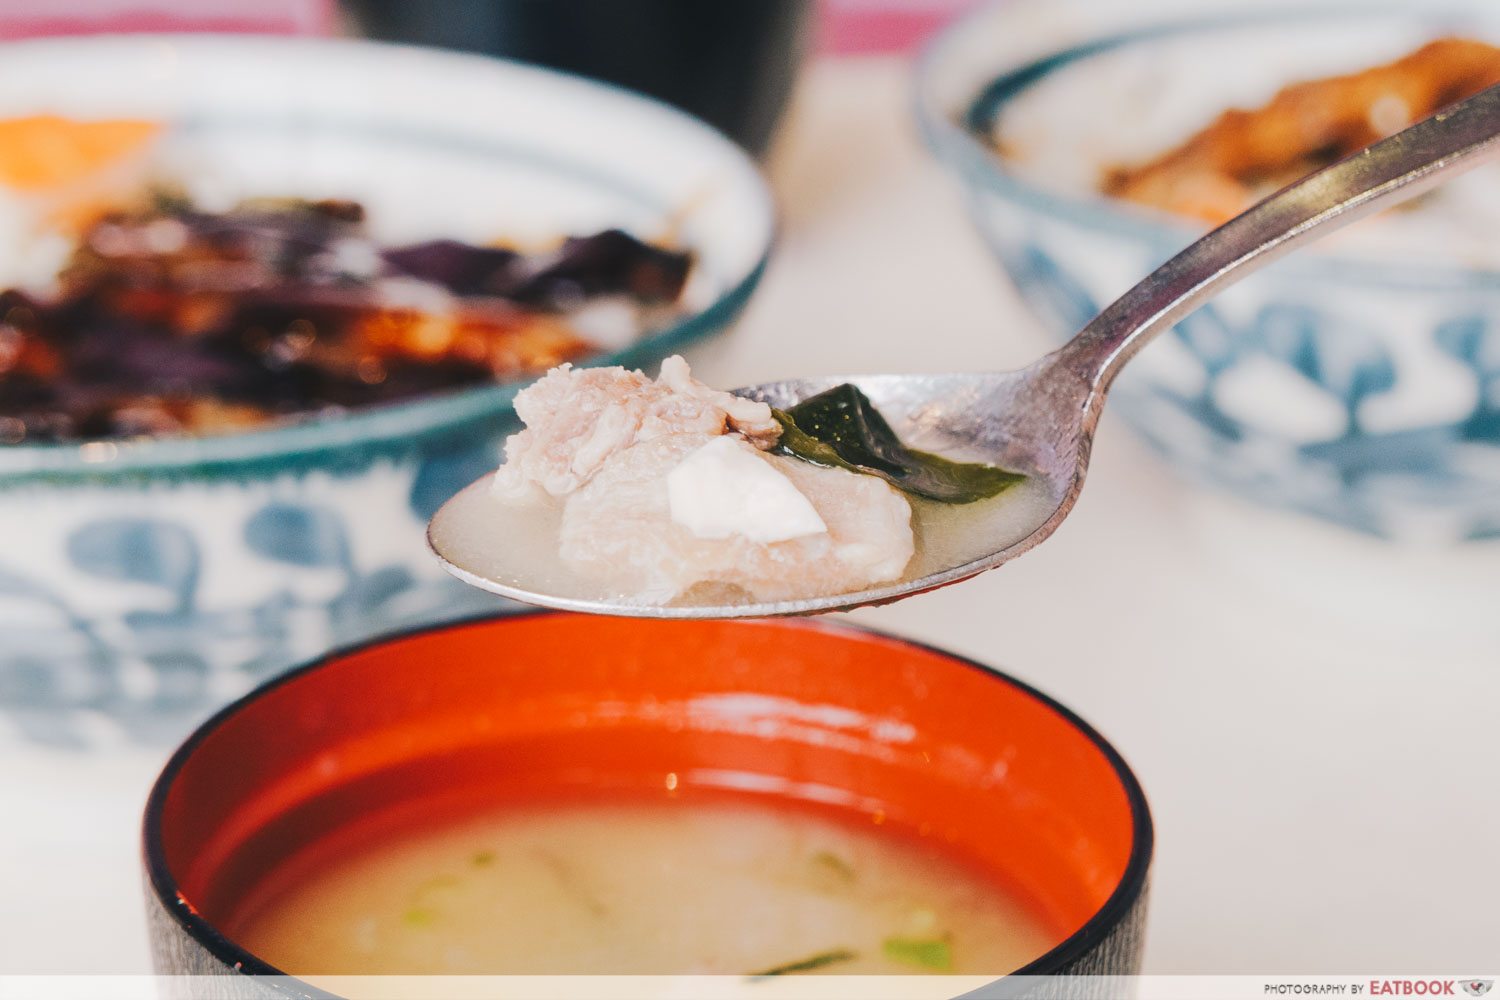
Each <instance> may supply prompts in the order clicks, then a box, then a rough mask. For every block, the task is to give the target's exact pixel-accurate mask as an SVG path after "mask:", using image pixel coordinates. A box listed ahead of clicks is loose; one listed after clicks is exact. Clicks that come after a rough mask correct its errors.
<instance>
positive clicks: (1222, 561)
mask: <svg viewBox="0 0 1500 1000" xmlns="http://www.w3.org/2000/svg"><path fill="white" fill-rule="evenodd" d="M908 95H909V69H908V67H907V66H906V64H904V63H903V62H901V61H899V60H896V59H890V58H868V59H860V60H839V61H824V62H821V63H817V64H815V65H814V66H813V67H811V68H810V70H809V71H808V74H807V77H806V80H805V83H804V86H803V87H802V88H801V90H800V92H799V94H798V98H797V100H796V102H795V104H794V107H793V113H792V116H791V118H790V120H789V122H788V126H787V128H786V130H785V131H784V133H783V134H782V136H781V139H780V142H779V144H778V147H777V149H776V151H775V154H774V156H773V157H772V160H771V165H770V172H771V175H772V180H773V183H774V184H775V186H776V188H777V190H778V193H779V195H780V198H781V203H782V206H783V228H782V234H781V239H780V245H779V247H778V249H777V252H776V255H775V257H774V259H773V262H772V264H771V266H770V269H769V271H768V272H767V274H766V277H765V281H764V284H763V286H762V288H761V289H760V291H759V292H758V293H757V294H756V296H755V298H754V300H753V301H752V303H751V305H750V307H749V310H748V311H747V314H746V316H745V318H744V320H743V322H742V323H741V324H740V325H739V327H738V328H737V329H736V330H735V331H734V332H732V333H731V334H729V335H728V336H726V337H723V338H721V339H719V340H717V341H715V342H712V343H710V344H707V345H704V346H702V347H699V348H698V349H696V350H694V351H693V352H692V360H693V361H694V362H695V365H696V366H697V369H698V371H699V373H700V374H701V375H702V376H703V377H705V378H706V379H708V380H710V381H712V382H715V383H719V384H724V385H738V384H744V383H750V382H757V381H762V380H766V379H770V378H776V377H785V376H795V375H802V374H814V373H824V372H841V371H842V372H853V371H940V370H962V369H983V368H1008V367H1015V366H1017V365H1020V364H1023V363H1025V362H1027V361H1029V360H1031V359H1032V358H1034V357H1035V356H1036V355H1038V354H1039V353H1041V352H1042V351H1043V350H1044V349H1045V346H1046V345H1045V341H1044V340H1043V339H1042V337H1041V335H1040V333H1039V331H1038V329H1037V328H1036V326H1035V324H1034V323H1033V322H1032V321H1031V319H1030V318H1029V317H1028V316H1027V315H1026V313H1025V312H1024V309H1023V307H1022V305H1021V303H1020V301H1019V299H1018V298H1017V296H1016V293H1015V291H1014V290H1013V289H1012V288H1011V287H1010V286H1009V285H1008V284H1007V282H1006V279H1005V278H1004V277H1003V275H1002V274H1001V272H1000V271H999V269H998V267H997V265H995V264H994V263H993V262H992V260H991V259H990V258H989V256H988V255H987V253H986V251H985V250H984V248H983V247H982V245H981V243H980V241H979V239H978V237H977V236H976V235H975V234H974V233H973V232H972V231H971V229H970V228H969V225H968V222H967V220H966V219H965V218H964V215H963V210H962V208H961V206H960V203H959V200H958V197H957V193H956V190H955V188H954V187H953V186H952V185H951V184H950V183H949V180H948V178H947V177H945V176H944V175H943V173H942V171H941V170H940V168H939V167H938V166H937V165H936V164H935V163H933V162H932V161H931V160H930V159H929V158H928V157H927V155H926V153H925V151H924V150H923V149H922V148H921V146H920V143H919V141H918V139H917V137H916V133H915V129H914V127H913V125H912V122H911V119H910V116H909V105H910V101H909V96H908ZM852 617H854V618H855V619H856V620H857V621H859V622H862V623H863V624H866V625H869V626H873V627H877V628H881V629H886V630H890V631H894V632H899V633H903V634H907V635H911V636H914V637H917V638H920V639H922V640H925V641H928V642H931V643H934V644H937V645H941V646H945V647H947V648H950V649H952V650H955V651H957V652H960V653H964V654H966V655H969V656H972V657H974V658H977V659H979V660H981V661H983V662H986V663H990V664H993V665H996V666H1000V667H1003V668H1004V669H1006V670H1008V671H1009V672H1011V673H1013V674H1015V675H1017V676H1019V677H1020V678H1022V679H1024V680H1026V681H1028V682H1030V683H1032V684H1034V685H1036V686H1038V687H1040V688H1041V689H1042V690H1044V691H1047V692H1048V693H1050V694H1052V695H1054V696H1055V697H1057V698H1059V699H1060V700H1061V701H1063V702H1064V703H1066V704H1067V705H1069V706H1071V707H1072V708H1074V709H1076V710H1077V711H1078V712H1079V713H1080V714H1082V715H1083V716H1084V718H1086V719H1088V720H1089V721H1090V722H1092V723H1093V724H1094V725H1095V726H1097V727H1098V728H1099V729H1100V730H1101V731H1102V732H1103V733H1104V734H1105V736H1106V737H1107V738H1109V739H1110V740H1111V741H1113V742H1114V743H1115V745H1116V746H1117V747H1118V748H1119V749H1120V751H1121V752H1122V753H1123V754H1124V756H1125V758H1126V759H1127V760H1128V761H1129V762H1130V764H1131V765H1132V767H1133V768H1134V769H1135V770H1136V772H1137V773H1138V774H1139V775H1140V777H1141V780H1142V782H1143V784H1144V785H1145V788H1146V793H1147V796H1148V798H1149V799H1150V802H1151V807H1152V811H1153V814H1154V817H1155V822H1156V833H1157V853H1156V860H1155V864H1154V869H1153V872H1154V874H1153V884H1152V899H1151V911H1150V918H1149V933H1148V945H1147V953H1146V963H1145V964H1146V970H1145V971H1147V972H1151V973H1205V974H1230V973H1263V974H1273V973H1338V974H1356V975H1363V974H1374V973H1395V972H1409V973H1419V972H1420V973H1432V974H1440V973H1441V974H1447V975H1476V974H1484V973H1486V972H1489V973H1493V972H1495V971H1497V970H1500V860H1497V853H1496V844H1497V833H1500V726H1497V724H1496V713H1497V706H1500V548H1497V547H1495V546H1488V547H1480V548H1467V549H1462V550H1457V551H1449V552H1421V551H1409V550H1401V549H1396V548H1392V547H1389V546H1386V545H1383V544H1379V543H1375V542H1372V541H1368V540H1365V539H1362V538H1357V537H1353V536H1350V535H1347V534H1346V533H1344V532H1342V531H1339V530H1337V529H1333V528H1327V527H1323V526H1320V525H1316V524H1310V523H1307V522H1304V521H1301V520H1296V519H1288V518H1285V517H1282V516H1278V515H1271V514H1267V513H1265V512H1262V511H1259V510H1255V509H1251V508H1247V507H1244V506H1242V505H1239V504H1237V503H1235V502H1233V501H1230V500H1227V499H1225V498H1221V497H1217V496H1210V495H1207V494H1204V493H1202V492H1199V491H1196V490H1193V489H1190V488H1188V487H1186V486H1183V485H1181V484H1180V483H1178V482H1177V481H1176V480H1174V478H1173V476H1172V474H1171V472H1170V470H1169V469H1167V468H1166V467H1165V465H1163V464H1162V463H1161V462H1160V461H1159V460H1158V459H1156V458H1155V457H1154V455H1153V454H1151V453H1150V452H1148V451H1147V450H1146V449H1145V447H1144V446H1143V445H1141V444H1140V443H1139V442H1137V441H1136V440H1135V438H1134V437H1133V436H1132V435H1131V433H1130V432H1129V430H1128V429H1127V428H1125V427H1123V426H1121V425H1120V424H1119V423H1118V421H1117V420H1116V419H1115V418H1113V417H1112V416H1110V415H1108V414H1107V415H1106V416H1105V418H1104V421H1103V424H1102V426H1101V428H1100V431H1099V436H1098V440H1097V445H1096V449H1095V458H1094V464H1093V467H1092V470H1091V471H1090V474H1089V482H1088V487H1087V489H1086V490H1085V491H1084V493H1083V497H1082V499H1081V500H1080V502H1079V504H1078V507H1077V510H1076V513H1075V514H1074V515H1073V517H1072V518H1070V519H1069V521H1068V522H1067V524H1065V525H1064V526H1063V527H1062V529H1061V530H1060V531H1059V532H1058V534H1057V535H1056V536H1055V537H1054V538H1053V539H1052V540H1050V541H1049V542H1047V543H1046V544H1045V545H1043V546H1042V547H1041V548H1039V549H1037V550H1035V551H1034V552H1032V553H1030V554H1028V555H1027V556H1025V557H1024V558H1023V559H1021V560H1019V561H1018V562H1015V563H1013V564H1011V565H1009V566H1006V567H1004V568H1002V569H1000V570H997V571H995V572H992V573H990V574H987V575H986V576H984V577H981V578H978V579H976V580H973V581H970V582H968V583H965V584H962V585H959V586H955V587H950V588H948V589H946V590H943V591H939V592H936V593H933V594H929V595H925V596H922V597H916V598H912V599H910V600H907V601H904V602H901V603H899V604H896V605H892V606H890V607H886V608H880V609H872V610H869V611H862V612H858V613H856V614H855V615H853V616H852ZM164 758H165V754H164V753H162V752H156V751H134V752H126V753H120V754H116V755H113V756H110V757H107V758H99V757H83V756H79V755H73V754H63V753H51V752H44V751H42V750H40V749H28V750H24V751H14V750H12V751H4V752H0V974H7V973H10V974H14V973H46V972H144V971H147V969H148V961H147V956H146V943H145V930H144V909H143V905H142V902H141V889H140V881H139V878H140V876H139V874H138V872H139V864H138V860H137V849H138V848H137V837H138V819H139V814H140V809H141V806H142V803H143V801H144V798H145V794H146V790H147V788H148V787H149V785H150V782H151V780H152V779H153V778H154V776H155V774H156V771H157V769H158V768H159V767H160V765H161V763H162V761H163V760H164Z"/></svg>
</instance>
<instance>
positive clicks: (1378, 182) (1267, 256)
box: [1043, 85, 1500, 405]
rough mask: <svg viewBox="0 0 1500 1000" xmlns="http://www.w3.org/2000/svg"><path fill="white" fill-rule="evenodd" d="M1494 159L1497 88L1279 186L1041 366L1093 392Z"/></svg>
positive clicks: (1499, 117)
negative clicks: (1382, 217)
mask: <svg viewBox="0 0 1500 1000" xmlns="http://www.w3.org/2000/svg"><path fill="white" fill-rule="evenodd" d="M1497 153H1500V85H1497V86H1494V87H1490V88H1489V89H1487V90H1483V91H1480V92H1479V93H1478V94H1476V95H1474V96H1473V97H1470V98H1469V99H1468V100H1465V101H1461V102H1459V103H1458V104H1455V105H1453V106H1451V107H1449V108H1448V109H1446V110H1445V111H1442V112H1440V113H1438V114H1436V115H1433V116H1432V117H1431V118H1427V119H1424V120H1422V121H1420V122H1417V123H1416V124H1415V125H1412V126H1411V127H1410V128H1407V129H1404V130H1402V131H1400V132H1397V133H1396V134H1395V135H1392V136H1390V137H1388V138H1385V139H1382V140H1380V141H1379V142H1377V143H1375V144H1374V145H1371V146H1369V147H1367V148H1365V149H1363V150H1361V151H1360V152H1358V153H1355V154H1353V155H1352V156H1349V157H1347V158H1345V159H1343V160H1340V161H1339V162H1337V163H1334V164H1332V165H1330V166H1327V167H1324V168H1323V169H1321V170H1319V171H1317V172H1316V173H1312V174H1309V175H1308V176H1307V177H1304V178H1303V179H1302V180H1300V181H1297V182H1296V183H1295V184H1292V185H1290V186H1288V187H1285V188H1283V189H1281V190H1280V191H1278V192H1277V193H1275V194H1273V195H1271V196H1270V197H1269V198H1266V199H1265V200H1264V201H1262V202H1260V203H1259V204H1257V205H1255V206H1253V207H1251V208H1250V209H1248V210H1246V211H1245V212H1244V213H1243V214H1241V215H1238V216H1236V217H1235V218H1233V219H1230V220H1229V221H1228V222H1226V223H1224V224H1223V225H1222V226H1220V227H1219V228H1217V229H1215V230H1214V231H1213V232H1211V233H1209V234H1208V235H1207V236H1204V237H1203V238H1202V239H1200V240H1198V242H1196V243H1194V244H1193V245H1192V246H1190V247H1188V248H1187V249H1186V250H1184V251H1182V252H1181V253H1179V254H1178V255H1177V256H1175V257H1173V258H1172V259H1171V260H1169V261H1167V262H1166V263H1165V264H1163V265H1162V266H1161V267H1159V268H1157V269H1156V270H1155V271H1153V272H1151V274H1149V275H1147V276H1146V278H1145V279H1144V280H1142V281H1141V282H1140V283H1139V284H1138V285H1136V286H1135V287H1134V288H1132V289H1130V291H1128V292H1126V293H1125V294H1124V295H1122V296H1120V298H1118V299H1116V300H1115V301H1114V302H1113V303H1111V304H1110V305H1109V306H1107V307H1106V308H1105V309H1104V311H1103V312H1101V313H1100V314H1099V315H1098V316H1096V317H1094V318H1093V319H1092V320H1090V321H1089V323H1088V325H1087V326H1085V327H1084V328H1083V329H1082V330H1080V331H1079V332H1078V334H1077V335H1076V336H1074V337H1073V339H1072V340H1070V341H1069V342H1068V343H1067V344H1065V345H1063V346H1062V347H1061V348H1060V349H1058V350H1057V351H1056V352H1054V354H1053V355H1052V356H1051V357H1050V358H1049V359H1048V360H1047V361H1046V362H1043V363H1044V364H1060V365H1062V366H1064V367H1066V368H1068V369H1070V370H1071V371H1073V372H1074V373H1076V374H1077V375H1078V376H1080V377H1081V378H1082V379H1084V380H1085V381H1086V382H1087V383H1088V384H1089V386H1090V388H1091V389H1092V390H1093V392H1092V399H1093V403H1094V404H1095V405H1097V403H1098V402H1099V401H1100V397H1102V396H1103V394H1104V392H1105V391H1106V390H1107V389H1108V388H1109V385H1110V383H1111V382H1112V381H1113V380H1114V377H1115V375H1116V374H1118V373H1119V371H1120V369H1121V368H1122V367H1123V366H1124V364H1125V362H1127V361H1129V360H1130V359H1131V358H1132V357H1134V356H1135V353H1136V352H1137V351H1139V350H1140V349H1141V348H1142V347H1144V346H1145V345H1146V344H1147V343H1149V342H1150V341H1151V339H1152V338H1153V337H1155V336H1156V335H1157V334H1158V333H1160V332H1161V331H1163V330H1166V329H1167V328H1169V327H1170V326H1171V325H1172V324H1174V323H1176V322H1177V321H1178V320H1179V319H1181V318H1182V317H1184V316H1186V315H1187V314H1188V313H1190V312H1192V311H1193V310H1194V309H1196V308H1198V307H1199V306H1200V305H1202V304H1203V303H1204V302H1206V301H1208V299H1210V298H1212V297H1213V296H1214V295H1216V294H1218V293H1219V291H1220V290H1222V289H1223V288H1225V287H1226V286H1228V285H1231V284H1233V283H1234V282H1236V281H1239V280H1240V279H1241V278H1243V277H1245V276H1246V275H1248V274H1251V273H1253V272H1255V271H1257V270H1259V269H1260V268H1262V267H1264V266H1265V265H1267V264H1269V263H1271V262H1272V261H1274V260H1276V259H1277V258H1279V257H1281V256H1282V255H1283V254H1286V253H1290V252H1291V251H1292V250H1294V249H1296V248H1297V247H1299V246H1302V245H1303V244H1305V243H1310V242H1312V241H1313V240H1316V239H1319V238H1321V237H1323V236H1325V235H1327V234H1328V233H1330V232H1332V231H1333V230H1335V229H1337V228H1338V227H1340V226H1343V225H1346V224H1348V223H1350V222H1353V221H1354V220H1356V219H1360V218H1363V217H1364V216H1366V215H1369V214H1371V213H1373V212H1377V211H1379V210H1380V209H1383V208H1386V207H1388V206H1390V205H1393V204H1395V203H1397V202H1401V201H1405V200H1406V199H1408V198H1413V197H1415V196H1417V195H1419V194H1421V193H1422V192H1423V191H1426V190H1428V189H1429V188H1432V187H1435V186H1436V185H1438V184H1440V183H1442V182H1443V181H1445V180H1447V179H1448V178H1450V177H1452V176H1454V175H1455V174H1458V173H1461V172H1463V171H1465V170H1468V169H1469V168H1471V167H1473V166H1475V165H1477V164H1478V163H1480V162H1481V161H1483V160H1484V159H1485V158H1487V157H1489V156H1493V155H1495V154H1497Z"/></svg>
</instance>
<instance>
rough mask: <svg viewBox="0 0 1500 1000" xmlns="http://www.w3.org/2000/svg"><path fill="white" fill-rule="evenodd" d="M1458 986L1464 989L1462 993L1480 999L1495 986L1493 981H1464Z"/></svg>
mask: <svg viewBox="0 0 1500 1000" xmlns="http://www.w3.org/2000/svg"><path fill="white" fill-rule="evenodd" d="M1458 985H1460V986H1462V987H1463V988H1464V992H1465V993H1467V994H1469V996H1471V997H1482V996H1484V995H1485V994H1486V993H1488V992H1489V991H1490V987H1492V986H1494V985H1495V981H1494V980H1493V979H1465V980H1464V981H1463V982H1461V983H1459V984H1458Z"/></svg>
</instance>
